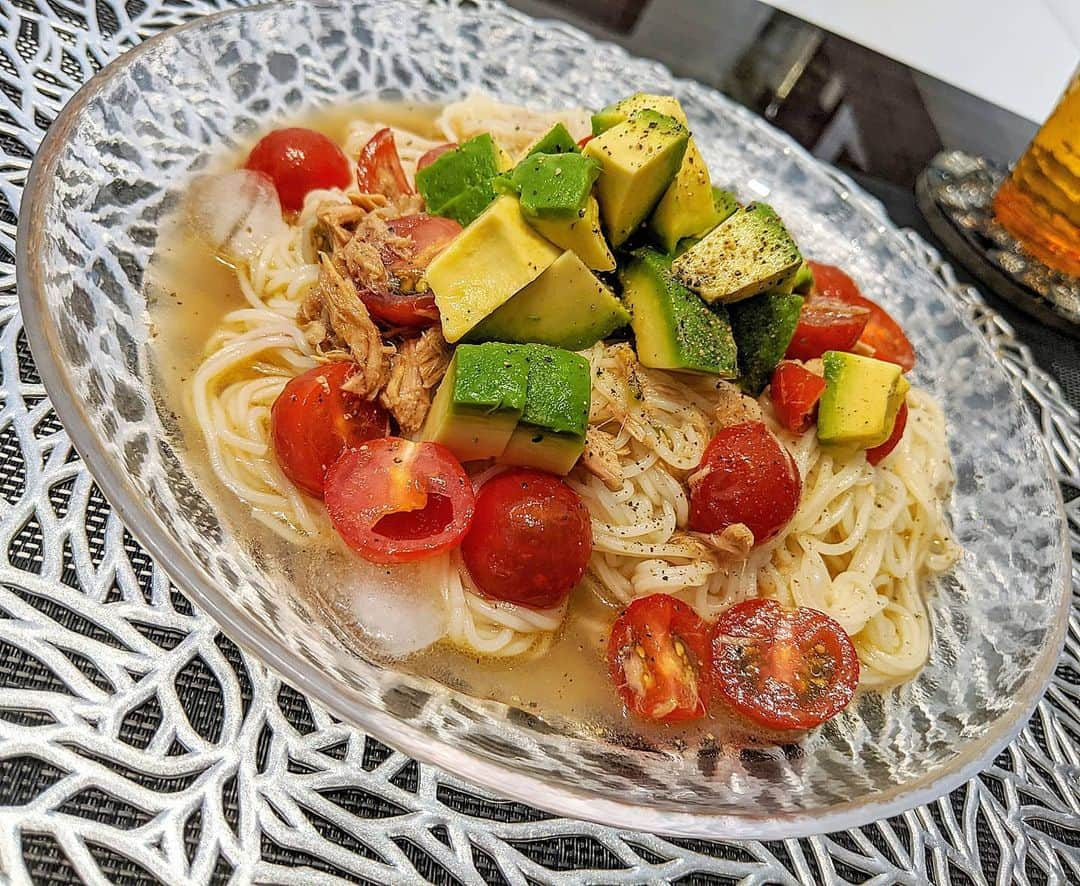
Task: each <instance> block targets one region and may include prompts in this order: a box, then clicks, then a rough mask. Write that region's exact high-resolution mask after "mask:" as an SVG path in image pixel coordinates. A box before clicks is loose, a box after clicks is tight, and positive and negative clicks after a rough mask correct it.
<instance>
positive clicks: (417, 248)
mask: <svg viewBox="0 0 1080 886" xmlns="http://www.w3.org/2000/svg"><path fill="white" fill-rule="evenodd" d="M386 226H387V227H388V228H390V230H391V231H393V232H394V233H395V234H397V235H398V236H399V237H408V238H409V239H411V240H412V241H413V251H412V254H411V255H408V256H404V257H403V256H399V255H393V256H384V259H385V261H386V266H387V270H389V271H390V273H391V276H392V277H393V278H396V279H403V278H409V277H412V278H415V279H418V278H419V277H420V276H421V274H422V272H423V270H424V268H426V267H427V266H428V265H429V264H430V263H431V260H432V259H433V258H435V256H436V255H438V254H439V253H440V252H441V251H442V250H443V249H445V248H446V246H447V244H449V242H450V241H451V240H453V239H454V237H456V236H457V235H458V234H460V233H461V225H459V224H458V223H457V222H456V221H454V220H453V219H452V218H440V217H439V216H435V215H426V214H424V213H419V214H418V215H403V216H400V217H398V218H392V219H389V220H388V221H387V222H386ZM400 289H401V287H400V286H399V285H397V284H395V285H393V286H392V288H390V289H387V290H385V291H376V290H373V289H364V290H361V292H360V300H361V301H362V302H363V303H364V306H365V307H366V308H367V309H368V312H369V313H370V314H371V316H372V317H373V318H374V319H375V320H376V321H377V322H380V323H383V324H385V325H387V326H391V327H405V328H408V329H423V328H424V327H427V326H434V325H435V324H436V323H438V322H439V309H438V307H436V305H435V296H434V295H433V294H432V293H431V291H430V290H426V291H423V292H402V291H400Z"/></svg>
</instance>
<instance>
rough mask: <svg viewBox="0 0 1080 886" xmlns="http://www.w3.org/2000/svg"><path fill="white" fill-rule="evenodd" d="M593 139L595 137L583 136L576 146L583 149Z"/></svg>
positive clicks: (590, 135)
mask: <svg viewBox="0 0 1080 886" xmlns="http://www.w3.org/2000/svg"><path fill="white" fill-rule="evenodd" d="M594 138H596V136H595V135H592V134H591V133H590V134H589V135H586V136H583V137H582V138H581V140H580V141H579V142H578V143H577V146H578V147H579V148H584V147H585V145H587V144H588V143H589V142H591V141H592V140H593V139H594Z"/></svg>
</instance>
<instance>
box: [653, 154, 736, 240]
mask: <svg viewBox="0 0 1080 886" xmlns="http://www.w3.org/2000/svg"><path fill="white" fill-rule="evenodd" d="M720 221H721V218H720V215H719V213H718V212H717V210H716V204H715V202H714V201H713V192H712V180H711V178H710V177H709V168H708V167H707V166H706V165H705V158H704V157H702V156H701V152H700V151H699V150H698V149H697V145H696V144H694V140H693V139H690V141H689V142H688V143H687V145H686V154H685V155H684V156H683V161H682V165H681V166H680V167H679V171H678V173H677V174H676V176H675V181H673V182H672V183H671V185H670V186H669V187H668V189H667V190H666V191H665V192H664V196H663V197H661V198H660V202H659V203H658V204H657V205H656V209H654V210H653V214H652V215H651V216H650V217H649V230H650V231H652V234H653V236H654V237H655V238H656V240H657V242H658V243H659V244H660V245H661V246H662V247H663V249H664V251H665V252H671V251H672V250H673V249H675V246H676V244H678V242H679V241H680V240H682V239H683V238H684V237H697V236H701V235H703V234H705V233H706V232H707V231H710V230H712V229H713V228H714V227H716V226H717V225H718V224H719V223H720Z"/></svg>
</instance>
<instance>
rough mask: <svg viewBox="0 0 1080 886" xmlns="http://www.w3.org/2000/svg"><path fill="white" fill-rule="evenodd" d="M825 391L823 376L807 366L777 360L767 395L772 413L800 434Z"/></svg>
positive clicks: (809, 420)
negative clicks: (774, 412)
mask: <svg viewBox="0 0 1080 886" xmlns="http://www.w3.org/2000/svg"><path fill="white" fill-rule="evenodd" d="M824 393H825V379H823V378H822V377H821V376H820V375H814V373H812V372H811V371H810V370H809V369H806V368H805V367H803V366H800V365H799V364H798V363H793V362H791V361H790V360H781V361H780V362H779V363H778V364H777V366H776V369H774V370H773V375H772V383H771V384H770V385H769V396H770V397H771V398H772V402H773V408H774V409H775V410H776V417H777V418H779V419H780V424H782V425H783V426H784V427H785V428H787V429H788V430H789V431H794V432H795V433H796V434H801V433H803V432H804V431H806V430H807V429H808V428H809V427H810V425H812V424H813V423H814V410H815V409H817V403H818V400H820V399H821V395H822V394H824Z"/></svg>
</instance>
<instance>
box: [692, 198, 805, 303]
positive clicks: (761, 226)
mask: <svg viewBox="0 0 1080 886" xmlns="http://www.w3.org/2000/svg"><path fill="white" fill-rule="evenodd" d="M801 263H802V256H801V255H800V254H799V248H798V247H797V246H796V245H795V241H794V240H792V239H791V235H790V234H789V233H788V232H787V229H786V228H785V227H784V223H783V222H782V221H781V220H780V216H778V215H777V214H776V213H775V212H774V211H773V209H772V207H770V206H768V205H767V204H765V203H750V204H748V205H746V206H744V207H743V208H742V209H739V210H736V212H735V213H734V214H732V215H731V217H730V218H728V220H727V221H725V222H724V223H723V224H721V225H718V226H717V227H715V228H713V230H712V231H711V232H710V233H708V234H706V236H705V238H704V239H703V240H702V241H701V242H700V243H698V244H696V245H695V246H693V247H691V248H690V249H688V250H687V251H686V252H684V253H683V254H682V255H680V256H679V257H678V258H677V259H675V264H674V265H673V269H674V272H675V276H676V277H678V278H679V280H681V281H682V282H683V283H684V284H685V285H686V286H689V287H690V288H691V289H693V290H694V292H696V293H697V294H698V295H700V296H701V297H702V298H703V299H705V301H707V302H716V301H721V302H726V303H728V304H730V303H732V302H736V301H740V300H741V299H744V298H751V297H753V296H755V295H758V294H759V293H761V292H766V291H768V290H774V289H783V288H784V287H785V285H786V284H789V283H790V281H791V278H792V277H793V276H794V275H795V272H796V271H798V269H799V265H800V264H801Z"/></svg>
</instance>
